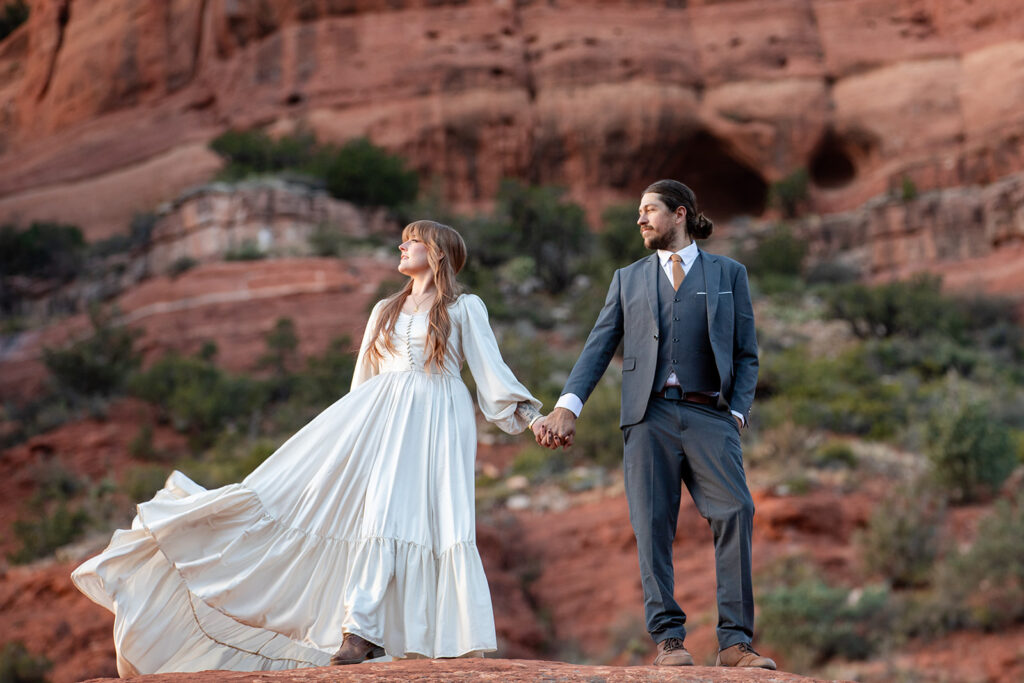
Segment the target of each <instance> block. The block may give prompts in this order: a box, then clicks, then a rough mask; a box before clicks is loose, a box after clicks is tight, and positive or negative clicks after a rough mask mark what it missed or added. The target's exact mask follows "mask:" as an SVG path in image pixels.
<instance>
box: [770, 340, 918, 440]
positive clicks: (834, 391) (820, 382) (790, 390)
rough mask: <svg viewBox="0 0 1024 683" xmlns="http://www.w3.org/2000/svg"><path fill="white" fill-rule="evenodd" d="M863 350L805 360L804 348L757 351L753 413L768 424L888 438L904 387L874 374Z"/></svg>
mask: <svg viewBox="0 0 1024 683" xmlns="http://www.w3.org/2000/svg"><path fill="white" fill-rule="evenodd" d="M866 360H867V357H866V354H865V351H864V349H863V348H853V349H850V350H848V351H846V352H844V353H841V354H839V355H838V356H836V357H835V358H813V357H812V358H809V357H808V353H807V350H806V348H804V347H802V346H796V347H792V348H790V349H786V350H785V351H783V352H781V353H779V352H774V353H773V352H765V353H763V354H762V360H761V375H760V377H759V378H758V395H759V397H761V399H765V400H763V402H762V403H761V408H760V409H759V414H760V415H762V416H768V418H770V419H768V420H767V421H768V422H769V426H770V424H779V423H782V422H785V421H786V420H791V421H793V422H795V423H796V424H799V425H803V426H807V427H818V428H821V429H828V430H831V431H835V432H840V433H844V434H858V435H862V436H870V437H872V438H878V439H882V438H888V437H891V436H893V435H895V434H896V433H897V432H898V431H899V429H900V428H902V427H903V425H904V423H905V421H906V416H907V410H908V402H907V396H906V391H905V388H904V387H903V386H902V385H901V384H899V383H898V382H893V381H888V380H887V379H886V378H884V377H881V376H879V374H878V373H877V372H876V371H874V369H873V368H872V367H871V366H870V365H869V364H868V363H867V362H866Z"/></svg>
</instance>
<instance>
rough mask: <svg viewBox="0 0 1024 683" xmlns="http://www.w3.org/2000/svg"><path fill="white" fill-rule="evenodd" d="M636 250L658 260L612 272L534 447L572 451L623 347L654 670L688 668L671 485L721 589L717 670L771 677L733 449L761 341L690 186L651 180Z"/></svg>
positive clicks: (744, 291) (737, 270)
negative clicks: (710, 540) (693, 517)
mask: <svg viewBox="0 0 1024 683" xmlns="http://www.w3.org/2000/svg"><path fill="white" fill-rule="evenodd" d="M637 224H638V225H639V226H640V233H641V235H642V236H643V240H644V246H646V247H647V248H648V249H651V250H653V251H655V253H653V254H651V255H650V256H647V257H645V258H642V259H640V260H639V261H637V262H636V263H633V264H632V265H630V266H627V267H625V268H622V269H620V270H617V271H615V274H614V275H613V276H612V283H611V287H610V288H609V290H608V297H607V299H606V300H605V303H604V308H602V309H601V313H600V314H599V315H598V318H597V322H596V323H595V324H594V329H593V330H591V332H590V336H589V337H588V338H587V342H586V344H585V345H584V347H583V352H582V353H581V354H580V357H579V360H577V361H576V365H575V366H574V367H573V369H572V373H571V374H570V375H569V379H568V381H567V382H566V384H565V389H564V390H563V392H562V397H561V398H560V399H559V400H558V403H557V404H556V406H555V408H554V410H552V411H551V414H550V415H548V416H547V417H545V418H543V423H542V425H541V429H540V432H541V433H542V435H541V436H538V439H537V440H538V442H539V443H541V444H542V445H545V446H548V447H549V448H557V447H558V446H569V445H572V442H573V438H574V436H575V433H576V426H575V425H576V418H577V417H578V416H579V414H580V411H581V410H582V409H583V403H584V401H586V400H587V398H588V397H589V396H590V393H591V392H592V391H593V389H594V387H595V386H596V385H597V382H598V380H600V379H601V375H603V374H604V371H605V369H606V368H607V367H608V363H609V361H610V360H611V358H612V355H613V354H614V353H615V350H616V348H618V346H619V342H620V341H621V342H623V359H622V412H621V419H620V427H621V428H622V433H623V441H624V450H625V454H624V458H623V462H624V466H625V478H626V497H627V499H628V501H629V519H630V522H631V523H632V525H633V533H634V534H635V535H636V542H637V551H638V554H639V556H640V575H641V579H642V584H643V591H644V612H645V617H646V621H647V630H648V631H649V632H650V634H651V637H652V638H653V639H654V640H655V642H656V643H658V654H657V656H656V658H655V660H654V663H655V664H658V665H667V666H680V665H692V664H693V657H691V656H690V653H689V652H687V651H686V648H685V647H684V646H683V639H684V638H685V637H686V629H685V627H684V624H685V623H686V615H685V614H684V613H683V610H682V609H681V608H680V607H679V605H678V604H677V603H676V601H675V598H674V596H673V586H674V578H675V577H674V574H673V568H672V541H673V539H674V538H675V532H676V518H677V516H678V514H679V500H680V490H681V486H680V482H681V483H683V484H686V488H687V489H688V490H689V492H690V496H691V497H692V498H693V502H694V504H695V505H696V506H697V510H699V511H700V514H701V515H702V516H703V517H704V518H705V519H707V520H708V523H709V524H710V525H711V530H712V532H713V535H714V542H715V570H716V574H717V578H718V644H719V653H718V659H717V661H716V665H717V666H752V667H761V668H765V669H774V668H775V662H773V661H772V660H771V659H768V658H767V657H761V656H760V655H758V654H757V653H756V652H755V651H754V650H753V649H752V648H751V647H750V642H751V639H752V637H753V632H754V596H753V590H752V586H751V571H750V545H751V532H752V523H753V517H754V503H753V501H752V500H751V497H750V491H749V490H748V488H747V482H746V477H745V475H744V472H743V455H742V452H741V449H740V429H741V428H742V427H743V426H744V425H745V424H746V421H747V415H748V414H749V412H750V404H751V402H752V401H753V399H754V386H755V384H756V383H757V340H756V338H755V335H754V312H753V308H752V306H751V302H750V290H749V287H748V285H747V273H746V270H745V269H744V268H743V266H742V265H740V264H739V263H737V262H736V261H733V260H732V259H729V258H726V257H724V256H716V255H714V254H709V253H706V252H703V251H700V250H699V249H698V248H697V245H696V243H695V242H694V240H696V239H704V238H707V237H709V236H710V235H711V231H712V228H713V226H712V223H711V221H709V220H708V219H706V218H705V217H704V215H703V214H700V213H698V212H697V198H696V196H695V195H694V193H693V191H692V190H691V189H690V188H688V187H687V186H686V185H683V184H682V183H680V182H678V181H675V180H659V181H658V182H656V183H654V184H653V185H651V186H650V187H648V188H647V189H646V190H644V193H643V197H642V198H641V200H640V218H639V219H638V220H637Z"/></svg>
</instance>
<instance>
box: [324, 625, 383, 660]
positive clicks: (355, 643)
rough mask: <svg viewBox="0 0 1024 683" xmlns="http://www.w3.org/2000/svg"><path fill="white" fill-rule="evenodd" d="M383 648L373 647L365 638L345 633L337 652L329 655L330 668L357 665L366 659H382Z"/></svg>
mask: <svg viewBox="0 0 1024 683" xmlns="http://www.w3.org/2000/svg"><path fill="white" fill-rule="evenodd" d="M383 656H384V648H382V647H381V646H380V645H374V644H373V643H371V642H370V641H368V640H366V639H365V638H360V637H359V636H357V635H356V634H354V633H346V634H345V639H344V640H343V641H342V642H341V647H339V648H338V651H337V652H335V653H334V654H333V655H331V666H338V665H339V664H359V663H360V662H364V661H366V660H367V659H374V658H375V657H383Z"/></svg>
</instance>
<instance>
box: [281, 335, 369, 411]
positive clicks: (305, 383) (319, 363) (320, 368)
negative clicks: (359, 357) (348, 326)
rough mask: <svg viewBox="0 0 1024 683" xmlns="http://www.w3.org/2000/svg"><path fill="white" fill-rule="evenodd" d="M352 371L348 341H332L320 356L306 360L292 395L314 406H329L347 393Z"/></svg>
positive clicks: (353, 361)
mask: <svg viewBox="0 0 1024 683" xmlns="http://www.w3.org/2000/svg"><path fill="white" fill-rule="evenodd" d="M355 367H356V354H355V353H354V352H353V349H352V340H351V339H350V338H349V337H347V336H344V337H335V338H334V339H332V340H331V342H330V344H328V345H327V348H326V349H325V350H324V352H323V353H322V354H320V355H319V356H310V357H309V358H308V359H307V360H306V369H305V370H304V371H303V372H301V373H299V376H298V380H297V388H296V394H298V395H299V397H300V398H301V399H302V400H303V401H304V402H305V403H308V404H311V405H314V406H319V407H321V408H322V407H325V406H327V405H330V404H331V403H334V402H335V401H337V400H338V399H339V398H341V397H342V396H343V395H344V394H345V393H346V392H348V387H349V385H350V384H352V373H353V372H354V371H355Z"/></svg>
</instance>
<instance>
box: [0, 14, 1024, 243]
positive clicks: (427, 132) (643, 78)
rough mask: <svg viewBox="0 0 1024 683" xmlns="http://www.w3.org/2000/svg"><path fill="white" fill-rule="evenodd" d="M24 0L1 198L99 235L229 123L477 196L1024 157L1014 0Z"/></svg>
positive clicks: (832, 198)
mask: <svg viewBox="0 0 1024 683" xmlns="http://www.w3.org/2000/svg"><path fill="white" fill-rule="evenodd" d="M29 4H30V5H31V8H32V12H31V17H30V19H29V21H28V23H27V24H26V25H25V26H23V27H21V28H20V29H18V30H17V31H16V32H15V33H14V34H12V35H11V36H9V37H8V38H7V39H6V40H5V41H4V42H3V43H0V112H2V113H0V216H2V217H5V218H15V219H20V220H26V219H28V218H35V217H50V218H60V219H64V220H73V221H74V222H77V223H78V224H80V225H83V226H84V227H85V228H86V229H87V232H88V233H89V234H90V235H91V236H102V235H106V234H110V233H113V232H118V231H121V230H123V229H124V222H125V221H126V220H127V217H130V215H131V213H132V212H134V211H139V210H147V209H149V208H151V207H152V206H153V205H154V204H155V203H157V202H159V201H162V200H166V199H169V198H171V197H173V196H174V195H175V194H176V193H177V192H178V191H180V190H181V189H182V188H183V187H185V186H188V185H190V184H192V183H195V182H197V181H199V180H202V179H205V178H206V177H208V176H209V175H210V173H211V172H212V171H213V169H215V168H216V167H217V164H218V161H217V159H216V158H215V157H214V156H213V155H212V153H210V152H209V151H208V150H207V149H206V146H205V145H206V142H207V141H208V140H209V139H210V138H212V137H213V136H215V135H216V134H218V133H220V132H221V131H223V130H224V129H226V128H227V127H229V126H251V125H271V126H272V127H276V128H277V129H279V130H281V129H287V128H288V127H290V126H295V125H303V126H307V127H309V128H311V129H313V130H314V131H315V132H317V133H318V134H319V135H320V136H321V137H323V138H325V139H330V140H343V139H348V138H351V137H354V136H357V135H369V136H370V137H371V138H372V139H374V140H375V141H376V142H378V143H379V144H382V145H385V146H386V147H388V148H390V149H392V150H394V151H396V152H399V153H401V154H402V155H404V156H406V157H407V158H408V159H410V161H411V163H412V165H413V166H414V167H415V168H417V169H418V170H419V171H420V172H421V173H422V174H423V175H424V176H427V175H436V176H438V177H440V178H441V179H442V181H443V185H444V190H445V192H446V194H447V195H448V196H449V197H450V198H451V199H453V200H456V201H457V202H459V203H460V204H461V205H462V206H464V207H465V206H470V205H473V204H475V203H479V202H485V201H486V200H488V199H489V198H490V197H491V196H492V194H493V192H494V190H495V188H496V187H497V183H498V181H499V180H500V178H501V177H503V176H518V177H523V178H527V179H529V180H532V181H536V182H543V183H558V184H563V185H568V186H569V187H570V188H571V189H572V191H573V194H574V195H575V197H576V198H577V199H583V198H587V199H588V201H596V202H597V203H602V202H604V201H607V200H610V199H615V198H620V197H624V196H629V197H632V196H633V195H634V194H635V193H636V191H637V188H639V187H641V186H642V185H643V184H644V183H646V182H648V181H650V180H651V179H653V178H656V177H661V176H675V177H682V178H684V179H686V180H687V181H688V182H690V184H692V185H693V186H694V187H695V189H696V190H697V191H698V194H699V195H700V196H701V197H702V198H703V200H704V202H705V204H706V205H707V208H708V209H709V210H711V211H713V212H717V214H718V215H719V216H722V215H723V214H724V215H729V214H734V213H753V214H757V213H759V212H760V211H761V210H762V208H763V206H764V203H765V200H766V188H767V186H768V184H770V183H771V182H773V181H775V180H777V179H779V178H781V177H783V176H785V175H786V174H787V173H789V172H791V171H792V170H793V169H795V168H799V167H807V168H808V169H809V170H810V173H811V179H812V181H813V184H812V195H813V201H814V205H815V206H814V208H816V209H817V210H819V211H821V210H823V211H832V210H841V209H848V208H851V207H853V206H856V205H859V204H860V203H861V202H863V201H864V200H865V199H867V198H869V197H872V196H875V195H877V194H879V193H881V192H883V191H885V190H887V189H889V188H891V187H893V186H894V185H895V186H898V185H899V183H901V182H902V179H903V178H904V177H907V178H909V179H911V180H912V181H913V182H914V183H915V184H916V186H917V187H918V188H919V189H921V190H926V189H929V188H933V187H940V186H956V185H962V184H972V183H987V182H990V181H992V180H995V179H998V178H1000V177H1003V176H1005V175H1007V174H1009V173H1011V172H1015V171H1019V170H1022V169H1024V85H1022V84H1024V5H1021V3H1019V2H1016V1H1015V0H987V1H986V2H973V1H972V0H899V1H897V2H893V1H892V0H843V1H842V2H839V1H837V0H731V1H725V0H722V1H712V0H691V1H690V2H660V3H656V2H638V3H633V2H629V3H627V2H614V1H609V2H599V3H598V2H564V3H548V2H513V3H503V2H489V1H483V0H468V1H454V0H453V1H451V2H436V1H428V0H396V1H394V2H389V3H386V4H382V3H374V2H368V1H365V0H302V1H301V2H287V1H285V0H259V1H256V0H233V1H229V0H161V1H159V2H146V3H140V2H135V1H134V0H107V1H106V2H88V1H86V0H30V2H29ZM385 6H386V9H381V8H382V7H385ZM57 200H59V201H57Z"/></svg>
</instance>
